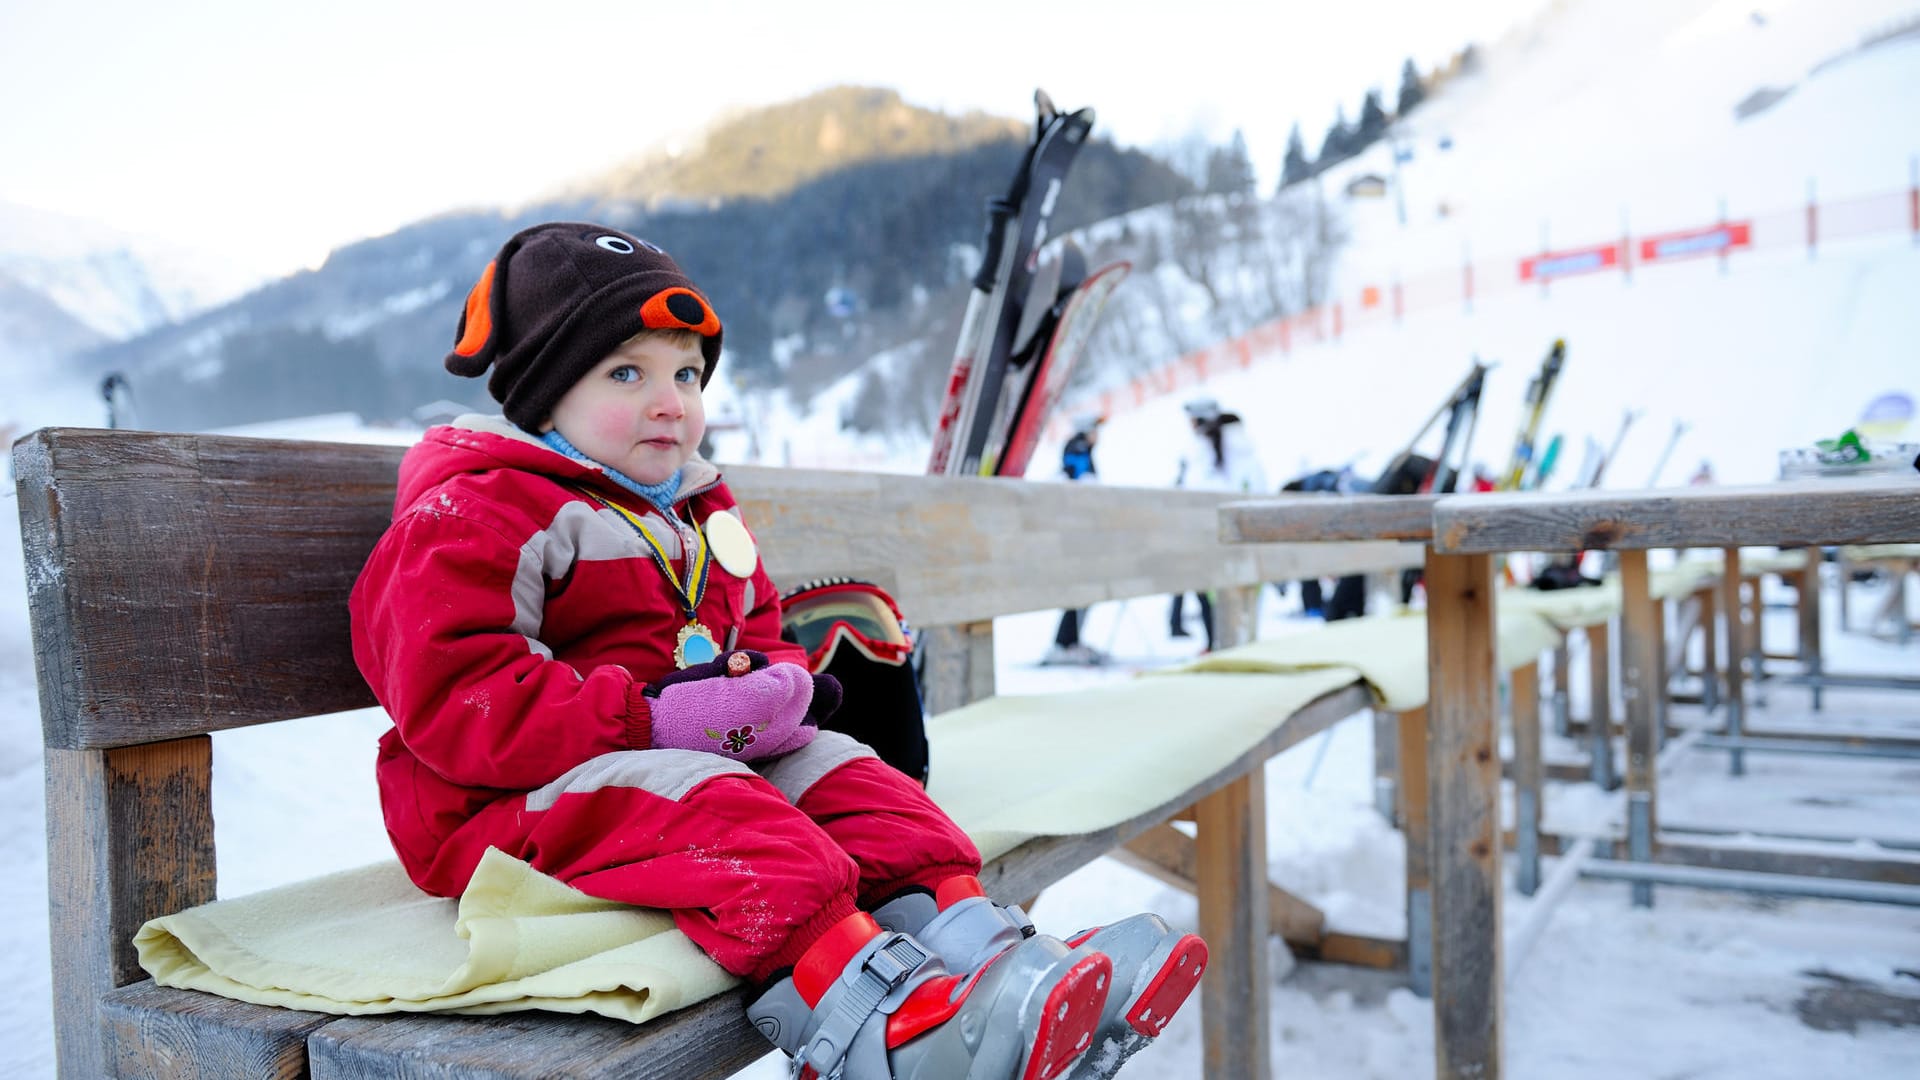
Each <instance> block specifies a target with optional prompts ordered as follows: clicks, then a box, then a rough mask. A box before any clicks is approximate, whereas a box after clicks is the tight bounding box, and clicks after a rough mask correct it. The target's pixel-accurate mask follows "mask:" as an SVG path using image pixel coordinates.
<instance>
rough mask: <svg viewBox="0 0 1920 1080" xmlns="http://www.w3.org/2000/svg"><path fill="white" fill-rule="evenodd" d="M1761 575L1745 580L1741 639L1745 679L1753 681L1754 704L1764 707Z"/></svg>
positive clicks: (1763, 607)
mask: <svg viewBox="0 0 1920 1080" xmlns="http://www.w3.org/2000/svg"><path fill="white" fill-rule="evenodd" d="M1763 576H1764V575H1761V574H1755V575H1753V577H1752V578H1750V579H1748V581H1747V629H1746V635H1745V636H1744V637H1743V638H1741V641H1742V643H1743V644H1745V645H1746V657H1747V679H1748V680H1749V681H1751V682H1752V683H1753V697H1754V704H1756V705H1759V706H1761V707H1762V708H1765V707H1766V704H1767V683H1766V679H1767V634H1766V629H1765V625H1766V623H1765V619H1766V613H1767V609H1766V607H1765V605H1764V604H1763V603H1762V601H1761V596H1762V594H1763V593H1764V592H1765V591H1766V590H1764V589H1762V588H1761V587H1760V584H1761V578H1762V577H1763Z"/></svg>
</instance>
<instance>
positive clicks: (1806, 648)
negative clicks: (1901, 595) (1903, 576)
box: [1797, 548, 1899, 712]
mask: <svg viewBox="0 0 1920 1080" xmlns="http://www.w3.org/2000/svg"><path fill="white" fill-rule="evenodd" d="M1798 586H1799V588H1798V592H1799V594H1800V602H1799V604H1798V605H1797V606H1798V609H1799V615H1800V662H1801V663H1803V664H1805V665H1806V667H1807V674H1808V675H1809V676H1811V677H1812V678H1813V711H1814V712H1820V711H1821V708H1822V702H1821V700H1820V699H1821V691H1822V689H1823V687H1822V686H1821V685H1820V676H1821V675H1822V674H1823V673H1824V671H1825V664H1824V663H1823V662H1822V660H1821V656H1820V549H1819V548H1808V549H1807V565H1806V566H1805V567H1803V568H1802V569H1801V571H1800V580H1799V582H1798ZM1895 591H1896V592H1898V591H1899V590H1898V589H1896V590H1895Z"/></svg>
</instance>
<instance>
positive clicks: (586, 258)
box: [447, 221, 720, 433]
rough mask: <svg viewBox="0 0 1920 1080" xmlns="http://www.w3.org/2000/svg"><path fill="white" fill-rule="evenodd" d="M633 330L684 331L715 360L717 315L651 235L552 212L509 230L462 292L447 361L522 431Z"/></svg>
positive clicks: (712, 363) (533, 428)
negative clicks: (553, 217) (478, 384)
mask: <svg viewBox="0 0 1920 1080" xmlns="http://www.w3.org/2000/svg"><path fill="white" fill-rule="evenodd" d="M642 330H691V331H693V332H694V333H697V334H699V335H700V352H701V353H702V355H704V356H705V357H706V359H707V365H706V370H705V371H704V372H702V373H701V375H700V385H701V386H705V385H706V384H707V380H708V379H710V378H712V377H713V369H714V368H715V367H716V366H718V365H719V363H720V317H719V316H717V315H715V314H714V313H713V306H712V305H711V304H708V303H707V298H706V297H704V296H702V295H701V294H700V293H699V292H698V291H697V290H696V289H694V287H693V282H691V281H689V280H687V276H686V275H685V274H684V273H682V272H681V271H680V266H679V264H677V263H675V262H674V261H673V257H672V256H670V255H668V254H667V253H666V252H664V251H662V250H660V249H659V248H658V247H656V246H654V245H653V244H650V243H648V242H647V241H645V240H642V239H640V238H639V237H637V236H633V235H631V234H629V233H624V232H621V231H620V230H618V229H610V228H607V227H606V226H604V225H591V224H587V223H585V222H576V221H556V222H549V223H547V224H545V225H535V226H533V227H532V228H528V229H522V230H521V231H520V232H518V233H515V234H514V235H513V237H512V238H511V239H509V240H508V241H507V242H506V243H505V244H504V245H502V246H501V248H500V253H499V254H498V255H495V256H494V257H493V261H492V262H490V263H488V264H487V268H486V269H485V270H483V271H481V273H480V281H479V283H478V284H476V285H474V287H473V289H472V291H470V292H468V293H467V308H466V311H465V312H464V313H463V314H462V315H461V316H460V328H459V330H457V331H455V334H454V346H453V351H452V352H450V353H448V354H447V370H448V371H451V372H453V373H454V374H455V375H464V376H467V377H468V378H477V377H478V376H481V375H484V374H486V371H487V368H488V367H489V366H491V367H492V368H493V377H492V378H490V379H488V380H487V392H488V393H490V394H492V395H493V398H494V400H495V401H498V402H499V403H500V404H501V406H502V407H503V408H504V410H505V412H506V414H507V419H509V420H511V421H513V422H514V423H515V424H518V425H519V426H520V427H522V428H524V429H526V430H527V431H530V432H535V433H537V432H538V430H539V427H540V425H541V424H543V423H545V422H546V420H547V418H548V417H549V416H551V415H552V414H553V407H554V406H555V405H556V404H558V403H559V401H560V398H561V397H562V396H563V395H565V394H566V392H567V391H568V390H570V389H572V387H573V384H574V383H576V382H579V381H580V379H581V378H582V377H584V376H585V375H586V374H587V372H589V371H591V370H593V367H594V365H595V364H598V363H599V362H600V361H602V360H605V359H606V358H607V355H608V354H609V353H611V352H613V350H615V349H617V348H619V347H620V344H621V343H622V342H624V341H626V340H627V339H628V338H630V337H632V336H634V335H635V334H637V333H639V332H640V331H642Z"/></svg>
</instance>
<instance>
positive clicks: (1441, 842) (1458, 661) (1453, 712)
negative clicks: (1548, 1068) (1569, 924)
mask: <svg viewBox="0 0 1920 1080" xmlns="http://www.w3.org/2000/svg"><path fill="white" fill-rule="evenodd" d="M1426 585H1427V694H1428V702H1427V715H1428V724H1427V750H1428V762H1427V767H1428V780H1429V783H1430V784H1431V794H1430V801H1431V804H1432V807H1431V815H1432V828H1433V991H1434V992H1433V1003H1434V1010H1433V1011H1434V1039H1433V1041H1434V1056H1435V1064H1436V1067H1437V1071H1436V1075H1437V1076H1439V1077H1441V1078H1443V1080H1451V1078H1455V1077H1474V1078H1477V1080H1498V1078H1499V1076H1500V1075H1501V1050H1502V1047H1501V1039H1502V1036H1501V1030H1502V1018H1503V1013H1504V1009H1505V1005H1504V1003H1503V1000H1502V996H1501V984H1502V981H1503V974H1502V972H1503V964H1502V961H1501V941H1500V897H1501V875H1500V853H1501V845H1500V738H1499V735H1500V733H1499V708H1500V703H1499V701H1498V696H1497V694H1496V692H1495V680H1496V674H1495V665H1494V647H1495V630H1494V591H1493V558H1492V557H1491V556H1489V555H1436V554H1433V553H1431V552H1429V553H1428V555H1427V569H1426Z"/></svg>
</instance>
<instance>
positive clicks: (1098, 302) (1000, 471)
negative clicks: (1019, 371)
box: [981, 262, 1133, 476]
mask: <svg viewBox="0 0 1920 1080" xmlns="http://www.w3.org/2000/svg"><path fill="white" fill-rule="evenodd" d="M1132 268H1133V264H1131V263H1127V262H1117V263H1110V264H1108V265H1106V266H1103V267H1101V268H1100V269H1098V270H1096V271H1094V272H1093V274H1092V275H1091V276H1089V277H1088V278H1087V279H1086V280H1084V281H1082V282H1080V284H1079V285H1078V286H1076V287H1074V288H1073V289H1072V291H1070V292H1068V293H1067V294H1066V295H1065V296H1064V297H1063V298H1062V299H1061V300H1060V301H1059V302H1058V303H1056V304H1055V305H1054V311H1055V312H1056V314H1055V316H1054V318H1053V326H1052V333H1051V335H1050V336H1049V337H1048V339H1047V343H1046V348H1045V350H1044V351H1042V352H1041V353H1040V355H1039V356H1038V357H1037V358H1036V359H1035V361H1034V363H1033V364H1032V365H1030V368H1029V370H1028V372H1027V378H1026V383H1025V385H1024V386H1023V387H1022V388H1021V392H1020V395H1019V398H1018V401H1017V404H1015V405H1014V407H1013V414H1012V418H1011V421H1010V424H1009V428H1008V429H1007V430H1008V431H1009V434H1008V435H1007V437H1006V446H1005V449H1004V451H1002V452H1000V453H998V454H997V455H996V454H993V453H992V452H991V448H990V450H989V456H988V457H987V458H984V459H982V462H981V465H982V470H981V471H982V472H987V473H989V474H990V475H993V476H1025V475H1026V472H1027V465H1028V463H1029V462H1031V461H1032V459H1033V450H1034V447H1035V446H1037V445H1039V442H1040V432H1041V430H1042V429H1043V428H1045V426H1046V423H1047V418H1048V417H1049V416H1051V415H1052V414H1053V407H1054V406H1055V405H1057V404H1058V403H1059V401H1060V395H1061V393H1062V392H1063V391H1065V390H1066V388H1067V380H1068V378H1069V377H1070V376H1071V375H1072V374H1073V367H1074V364H1076V363H1078V362H1079V359H1080V354H1081V353H1083V352H1085V351H1086V347H1087V341H1088V339H1090V338H1091V337H1092V336H1093V328H1094V327H1095V326H1096V325H1097V324H1098V323H1099V321H1100V311H1101V309H1102V308H1104V307H1105V306H1106V303H1107V298H1108V297H1110V296H1112V295H1113V290H1114V289H1116V288H1118V287H1119V286H1120V283H1121V282H1122V281H1124V280H1126V277H1127V273H1128V272H1129V271H1130V270H1132ZM1010 396H1011V395H1010Z"/></svg>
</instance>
